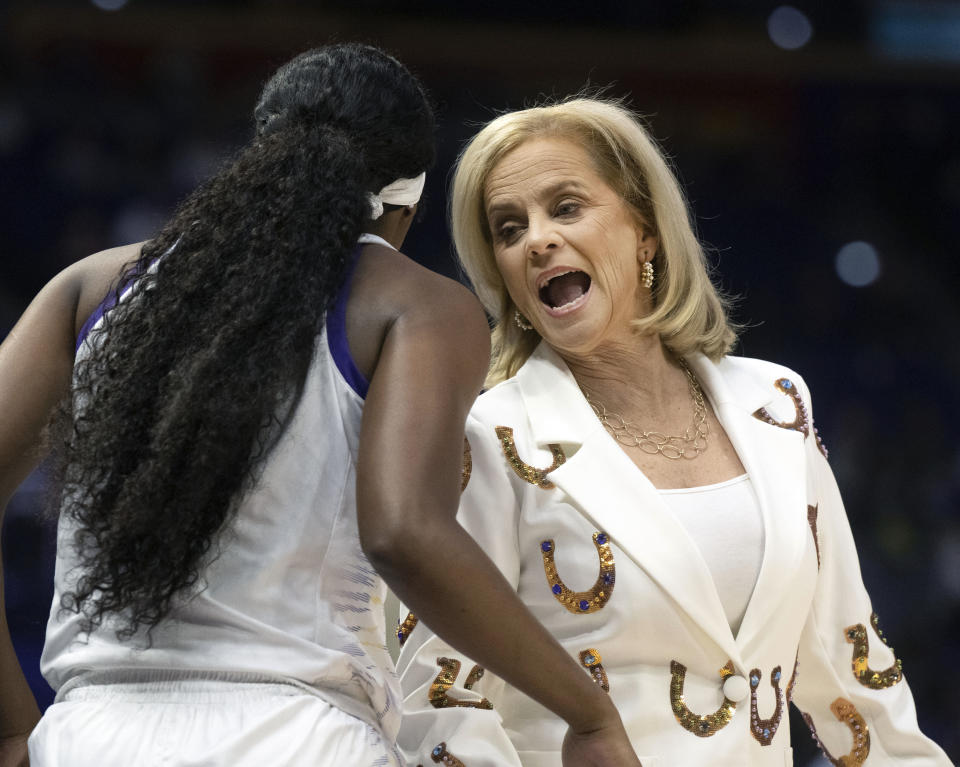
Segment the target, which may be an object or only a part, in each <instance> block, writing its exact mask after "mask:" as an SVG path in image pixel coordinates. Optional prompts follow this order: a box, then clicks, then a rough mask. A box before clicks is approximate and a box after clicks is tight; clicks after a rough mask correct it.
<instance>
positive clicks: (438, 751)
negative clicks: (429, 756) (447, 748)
mask: <svg viewBox="0 0 960 767" xmlns="http://www.w3.org/2000/svg"><path fill="white" fill-rule="evenodd" d="M442 753H443V749H442V748H440V746H437V747H436V748H435V749H433V755H434V756H440V754H442Z"/></svg>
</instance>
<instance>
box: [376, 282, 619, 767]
mask: <svg viewBox="0 0 960 767" xmlns="http://www.w3.org/2000/svg"><path fill="white" fill-rule="evenodd" d="M488 356H489V330H488V327H487V323H486V318H485V316H484V314H483V311H482V309H481V308H480V305H479V303H478V302H477V301H476V299H475V298H474V297H473V296H472V295H471V294H469V293H468V292H467V291H466V290H464V289H463V288H462V287H461V286H459V285H456V284H455V283H450V282H449V281H445V283H444V284H438V283H434V284H432V285H430V286H424V287H423V289H420V290H418V291H416V297H415V300H412V301H410V303H409V304H408V306H407V307H406V308H405V310H404V311H402V312H401V313H399V314H398V315H397V317H396V319H395V321H394V322H393V323H392V325H391V327H390V328H389V329H388V331H387V333H386V336H385V339H384V343H383V345H382V348H381V351H380V356H379V360H378V363H377V366H376V369H375V372H374V374H373V376H372V380H371V385H370V389H369V392H368V395H367V399H366V404H365V407H364V419H363V428H362V432H361V441H360V455H359V464H358V472H357V486H358V515H359V525H360V536H361V542H362V544H363V547H364V551H365V552H366V554H367V556H368V557H369V558H370V560H371V562H372V564H373V565H374V566H375V567H376V568H377V569H378V571H379V572H380V573H381V574H382V575H383V577H384V579H385V580H386V581H387V583H388V584H389V585H390V587H391V588H392V589H393V590H394V591H395V593H396V594H397V595H398V597H399V598H400V600H401V601H402V602H403V603H404V604H406V605H408V606H409V607H410V609H412V610H413V611H414V612H415V613H416V614H417V616H418V617H419V618H420V620H421V621H423V622H424V623H425V624H426V625H427V626H429V628H430V629H431V630H432V631H434V632H435V633H436V634H438V635H439V636H440V637H441V638H442V639H444V640H445V641H446V642H448V643H449V644H450V645H452V646H454V647H456V648H457V649H458V650H460V651H461V652H463V653H465V654H466V655H468V656H470V657H471V658H472V659H473V660H474V661H476V662H477V663H479V664H480V665H482V666H483V667H485V668H487V669H488V670H489V671H491V672H493V673H495V674H497V675H498V676H500V677H502V678H503V679H505V680H506V681H507V682H509V683H510V684H512V685H514V686H515V687H517V688H519V689H520V690H522V691H524V692H525V693H527V694H528V695H530V696H531V697H532V698H534V699H535V700H537V701H539V702H540V703H542V704H543V705H545V706H547V707H548V708H550V709H551V710H552V711H554V712H555V713H556V714H557V715H558V716H561V717H562V718H563V719H565V720H566V721H567V722H568V723H569V724H570V725H571V726H572V727H573V729H574V730H578V731H582V732H589V731H595V730H604V729H605V728H608V727H610V728H617V727H620V720H619V715H618V714H617V712H616V710H615V709H614V707H613V704H612V703H611V702H610V699H609V697H608V696H607V695H606V693H604V692H603V691H602V690H601V689H600V688H599V687H598V686H597V685H596V684H594V683H593V681H592V680H591V679H590V677H589V675H587V674H585V673H583V670H582V669H581V668H580V667H579V666H578V664H577V663H576V662H575V661H574V660H573V659H572V658H571V657H570V655H569V654H568V653H567V652H566V651H565V650H564V649H563V648H562V647H561V646H560V644H559V643H558V642H557V641H556V640H555V639H554V638H553V637H552V636H551V635H550V634H549V633H548V632H547V631H546V630H545V629H544V628H543V627H542V626H541V624H540V623H539V622H538V621H537V620H536V619H535V618H534V617H533V615H532V614H531V613H530V612H529V610H528V609H527V608H526V606H525V605H524V604H523V603H522V602H521V601H520V599H519V597H518V596H517V594H516V592H515V591H514V590H513V588H512V587H511V586H510V584H509V583H508V582H507V580H506V579H505V578H504V577H503V575H502V574H501V573H500V571H499V570H498V569H497V567H496V566H495V565H494V564H493V562H491V560H490V559H489V558H488V557H487V556H486V555H485V554H484V552H483V551H482V550H481V549H480V547H479V546H478V545H477V543H476V542H475V541H474V540H473V538H471V537H470V536H469V535H468V534H467V533H466V531H465V530H464V529H463V528H462V527H461V526H460V525H459V524H458V523H457V521H456V511H457V505H458V500H459V494H460V483H461V466H462V458H463V435H464V422H465V420H466V415H467V411H468V410H469V408H470V406H471V404H472V403H473V401H474V399H475V397H476V395H477V394H478V392H479V390H480V387H481V385H482V380H483V377H484V374H485V372H486V368H487V363H488ZM477 479H479V478H477V477H474V481H477ZM493 615H495V616H496V620H495V621H494V620H490V616H493ZM616 763H617V764H628V763H632V762H628V761H623V762H616Z"/></svg>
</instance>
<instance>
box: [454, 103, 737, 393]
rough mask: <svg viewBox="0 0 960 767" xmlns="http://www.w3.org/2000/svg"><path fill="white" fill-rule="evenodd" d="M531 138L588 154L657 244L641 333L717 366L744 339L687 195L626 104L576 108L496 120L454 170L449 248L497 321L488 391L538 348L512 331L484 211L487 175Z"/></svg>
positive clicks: (530, 334) (530, 336)
mask: <svg viewBox="0 0 960 767" xmlns="http://www.w3.org/2000/svg"><path fill="white" fill-rule="evenodd" d="M533 138H563V139H570V140H573V141H574V142H576V143H579V144H580V145H582V146H584V148H586V149H587V150H588V152H589V153H590V155H591V157H592V158H593V160H594V162H595V164H596V168H597V171H598V172H599V173H600V175H601V176H602V177H603V179H604V181H605V182H606V183H607V184H608V185H609V186H610V187H611V188H612V189H613V190H614V191H615V192H617V193H618V194H619V195H620V196H621V197H622V198H623V199H624V200H625V201H626V202H627V203H629V204H630V205H631V206H632V207H633V209H634V211H635V212H636V214H637V215H638V216H639V217H640V219H641V220H642V222H643V223H644V224H645V225H646V227H648V228H649V229H651V230H652V233H653V234H655V235H656V236H657V237H658V239H659V246H658V248H657V252H656V254H655V256H654V258H653V266H654V269H655V271H656V275H657V277H656V282H655V286H654V289H653V305H654V309H653V311H652V312H651V313H650V314H649V315H647V316H646V317H641V318H638V319H636V320H634V321H633V325H634V326H635V327H636V329H637V331H638V332H640V333H657V334H659V336H660V338H661V339H662V341H663V343H664V344H665V345H666V346H667V347H668V348H669V349H671V351H673V353H674V354H677V355H679V356H684V355H687V354H689V353H691V352H694V351H699V352H702V353H703V354H705V355H706V356H707V357H709V358H711V359H713V360H717V359H719V358H720V357H722V356H724V355H725V354H727V352H729V351H730V349H731V348H732V347H733V345H734V344H735V343H736V340H737V330H738V328H737V327H736V326H735V325H733V324H732V323H731V322H730V320H729V319H728V318H727V310H728V308H729V305H730V299H729V297H727V296H725V295H723V294H721V293H720V292H719V291H718V290H717V288H716V287H715V286H714V284H713V283H712V282H711V279H710V274H709V267H708V265H707V261H706V257H705V256H704V252H703V247H702V246H701V245H700V242H699V241H698V240H697V237H696V235H695V234H694V232H693V227H692V225H691V221H690V214H689V211H688V208H687V203H686V200H685V199H684V196H683V192H681V190H680V185H679V184H678V183H677V180H676V178H675V177H674V175H673V173H672V172H671V170H670V168H669V167H668V165H667V163H666V161H665V160H664V157H663V155H662V154H661V152H660V150H659V149H658V148H657V146H656V144H655V143H654V141H653V140H652V139H651V138H650V136H649V134H648V133H647V131H646V130H645V129H644V127H643V126H642V125H641V123H640V121H639V119H638V118H637V117H636V116H635V115H634V114H633V113H632V112H630V111H629V110H628V109H627V108H626V107H624V106H623V105H622V104H621V103H619V102H617V101H612V100H606V99H599V98H573V99H570V100H567V101H564V102H561V103H558V104H551V105H548V106H539V107H533V108H530V109H523V110H520V111H517V112H508V113H506V114H503V115H501V116H499V117H497V118H496V119H494V120H492V121H491V122H489V123H487V125H485V126H484V127H483V129H482V130H481V131H480V132H479V133H478V134H477V135H476V136H474V137H473V139H472V140H471V141H470V143H469V144H468V145H467V147H466V148H465V149H464V150H463V152H462V153H461V154H460V157H459V159H458V161H457V166H456V171H455V174H454V177H453V189H452V194H451V201H450V218H451V226H452V229H453V239H454V243H455V245H456V248H457V254H458V256H459V258H460V263H461V264H462V265H463V269H464V271H465V272H466V273H467V276H468V277H469V278H470V281H471V282H472V283H473V286H474V289H475V290H476V291H477V295H478V296H479V297H480V300H481V302H482V303H483V305H484V306H485V307H486V309H487V311H488V312H489V313H490V315H491V316H492V317H493V319H494V327H493V339H492V340H493V357H492V360H491V366H490V372H489V374H488V377H487V385H488V386H492V385H493V384H495V383H498V382H500V381H502V380H505V379H507V378H509V377H511V376H512V375H514V374H515V373H516V372H517V370H518V369H519V368H520V366H521V365H523V363H524V362H526V360H527V358H528V357H529V356H530V355H531V354H532V353H533V350H534V349H535V348H536V346H537V344H538V343H539V342H540V336H539V335H538V334H537V333H536V332H535V331H532V330H528V331H523V330H521V329H520V328H519V327H518V326H517V324H516V323H515V322H514V311H515V309H516V307H515V306H514V303H513V301H512V299H511V298H510V295H509V293H508V292H507V288H506V285H505V284H504V281H503V277H502V276H501V275H500V271H499V270H498V269H497V264H496V260H495V258H494V253H493V245H492V241H491V237H490V229H489V225H488V222H487V217H486V213H485V210H484V193H485V189H486V183H487V177H488V176H489V174H490V171H491V170H492V169H493V168H494V166H495V165H496V164H497V163H498V162H499V161H500V160H501V159H502V158H503V157H504V156H505V155H507V154H508V153H509V152H511V151H512V150H514V149H516V148H517V147H518V146H520V145H521V144H523V143H524V142H525V141H528V140H530V139H533Z"/></svg>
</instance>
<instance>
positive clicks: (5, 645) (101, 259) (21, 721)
mask: <svg viewBox="0 0 960 767" xmlns="http://www.w3.org/2000/svg"><path fill="white" fill-rule="evenodd" d="M137 252H139V245H136V246H127V247H125V248H115V249H113V250H110V251H104V252H103V253H98V254H96V255H94V256H90V257H89V258H87V259H84V260H83V261H80V262H78V263H76V264H74V265H73V266H71V267H69V268H67V269H65V270H64V271H63V272H61V273H60V274H58V275H57V276H56V277H54V278H53V279H52V280H51V281H50V282H49V283H48V284H47V285H46V286H45V287H44V288H43V290H41V291H40V293H39V294H38V295H37V297H36V298H35V299H34V300H33V302H32V303H31V304H30V306H29V307H28V308H27V310H26V311H25V312H24V314H23V316H22V317H21V318H20V320H19V322H17V324H16V325H15V326H14V328H13V330H11V331H10V333H9V334H8V335H7V337H6V338H5V339H4V341H3V343H2V344H0V530H2V522H3V516H4V511H5V509H6V506H7V504H8V503H9V501H10V497H11V496H12V495H13V493H14V491H15V490H16V489H17V486H18V485H19V484H20V483H21V482H22V481H23V480H24V479H25V478H26V477H27V475H28V474H29V473H30V472H31V471H32V470H33V469H34V468H35V467H36V466H37V464H38V463H39V462H40V460H41V458H42V457H43V456H42V451H43V449H42V444H41V443H42V436H43V431H44V428H45V427H46V425H47V423H48V421H49V419H50V416H51V414H52V413H53V411H54V409H55V408H56V406H57V404H58V403H59V402H60V401H61V399H63V397H64V396H65V395H66V394H67V392H68V391H69V387H70V377H71V375H72V371H73V360H74V347H75V343H76V332H77V329H78V324H81V325H82V319H81V318H85V316H86V314H89V313H90V312H92V311H93V309H94V307H95V306H96V303H97V302H98V300H99V298H102V297H103V296H104V295H105V294H106V293H107V292H108V290H109V288H110V285H111V283H112V282H113V281H114V280H115V279H116V277H117V275H118V274H119V271H120V269H121V267H122V266H123V264H125V263H127V262H128V261H129V260H131V258H132V257H135V255H136V253H137ZM85 312H86V314H85ZM2 572H3V570H2V562H0V765H3V766H4V767H5V765H7V764H10V765H16V764H18V763H19V762H18V761H17V758H18V757H16V756H14V754H15V753H21V752H22V755H23V756H22V758H24V759H25V758H26V756H25V755H26V747H25V742H26V738H27V736H28V735H29V734H30V731H31V730H32V729H33V727H34V725H35V724H36V723H37V721H38V720H39V718H40V712H39V710H38V708H37V703H36V701H35V699H34V697H33V694H32V693H31V691H30V688H29V687H28V685H27V682H26V680H25V678H24V676H23V671H22V669H21V668H20V664H19V663H18V662H17V656H16V654H15V652H14V649H13V643H12V641H11V638H10V631H9V626H8V624H7V615H6V604H5V599H4V588H3V575H2Z"/></svg>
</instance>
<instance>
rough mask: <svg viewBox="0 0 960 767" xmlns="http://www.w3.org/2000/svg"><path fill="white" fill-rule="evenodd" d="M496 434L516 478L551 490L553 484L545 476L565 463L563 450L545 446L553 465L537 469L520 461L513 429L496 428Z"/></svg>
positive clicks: (505, 427) (551, 445)
mask: <svg viewBox="0 0 960 767" xmlns="http://www.w3.org/2000/svg"><path fill="white" fill-rule="evenodd" d="M496 432H497V438H498V439H499V440H500V446H501V448H503V454H504V456H506V459H507V462H508V463H509V464H510V467H511V468H512V469H513V470H514V472H516V474H517V476H518V477H520V479H522V480H525V481H526V482H529V483H530V484H531V485H536V486H537V487H541V488H543V489H544V490H552V489H553V488H554V484H553V482H551V481H550V480H548V479H547V474H549V473H550V472H551V471H553V470H554V469H556V468H558V467H560V466H562V465H563V464H564V463H566V461H567V456H566V455H565V454H564V452H563V448H561V447H560V445H556V444H552V443H551V444H549V445H547V447H549V448H550V452H551V453H553V463H552V464H550V465H549V466H548V467H547V468H545V469H538V468H537V467H535V466H531V465H530V464H529V463H524V462H523V461H521V460H520V456H518V455H517V445H516V443H515V442H514V440H513V429H511V428H510V427H509V426H497V427H496Z"/></svg>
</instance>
